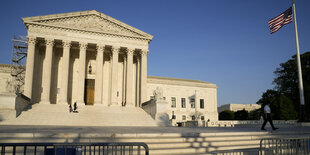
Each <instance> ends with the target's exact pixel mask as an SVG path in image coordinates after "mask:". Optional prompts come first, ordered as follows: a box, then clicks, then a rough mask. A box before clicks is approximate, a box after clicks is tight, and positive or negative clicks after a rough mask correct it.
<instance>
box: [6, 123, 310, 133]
mask: <svg viewBox="0 0 310 155" xmlns="http://www.w3.org/2000/svg"><path fill="white" fill-rule="evenodd" d="M221 132H226V133H227V132H271V133H277V132H278V133H281V132H286V133H287V132H294V133H296V132H297V133H298V132H300V133H305V132H307V133H309V132H310V127H285V128H279V129H278V130H275V131H273V130H272V129H271V128H267V131H261V130H260V126H257V128H253V127H251V128H246V127H132V126H130V127H124V126H121V127H117V126H115V127H106V126H105V127H102V126H98V127H96V126H80V127H79V126H28V125H1V126H0V133H107V134H111V133H221Z"/></svg>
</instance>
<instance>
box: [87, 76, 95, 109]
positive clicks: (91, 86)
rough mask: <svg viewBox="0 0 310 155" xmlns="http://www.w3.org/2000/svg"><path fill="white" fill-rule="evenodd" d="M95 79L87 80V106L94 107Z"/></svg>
mask: <svg viewBox="0 0 310 155" xmlns="http://www.w3.org/2000/svg"><path fill="white" fill-rule="evenodd" d="M94 94H95V79H85V104H86V105H94V101H95V95H94Z"/></svg>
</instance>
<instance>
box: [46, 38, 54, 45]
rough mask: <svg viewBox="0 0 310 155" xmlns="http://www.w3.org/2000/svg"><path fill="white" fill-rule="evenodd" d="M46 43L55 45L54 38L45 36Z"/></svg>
mask: <svg viewBox="0 0 310 155" xmlns="http://www.w3.org/2000/svg"><path fill="white" fill-rule="evenodd" d="M45 44H46V46H54V39H51V38H45Z"/></svg>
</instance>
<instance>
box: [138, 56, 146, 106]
mask: <svg viewBox="0 0 310 155" xmlns="http://www.w3.org/2000/svg"><path fill="white" fill-rule="evenodd" d="M147 54H148V50H141V89H140V92H141V96H140V97H141V104H142V103H144V102H146V101H147V96H146V91H147V90H146V89H147V87H146V83H147Z"/></svg>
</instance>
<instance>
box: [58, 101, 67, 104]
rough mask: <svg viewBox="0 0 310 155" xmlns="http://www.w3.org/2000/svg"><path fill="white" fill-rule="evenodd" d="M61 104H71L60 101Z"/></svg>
mask: <svg viewBox="0 0 310 155" xmlns="http://www.w3.org/2000/svg"><path fill="white" fill-rule="evenodd" d="M58 103H59V104H69V103H68V101H59V102H58Z"/></svg>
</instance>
